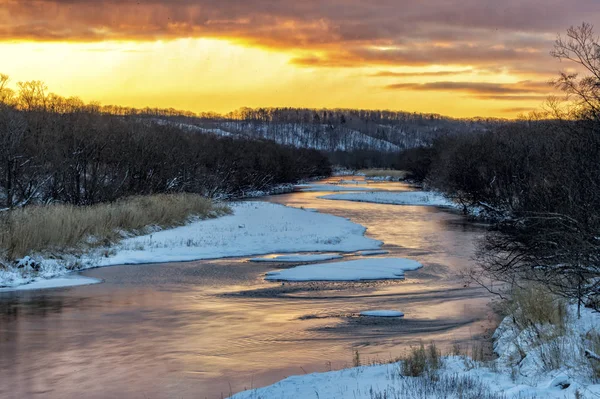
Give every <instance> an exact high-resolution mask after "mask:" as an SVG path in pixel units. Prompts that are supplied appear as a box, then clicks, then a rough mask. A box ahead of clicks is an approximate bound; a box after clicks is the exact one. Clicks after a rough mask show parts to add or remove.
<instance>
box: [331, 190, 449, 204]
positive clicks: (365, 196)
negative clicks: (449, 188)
mask: <svg viewBox="0 0 600 399" xmlns="http://www.w3.org/2000/svg"><path fill="white" fill-rule="evenodd" d="M319 198H323V199H328V200H338V201H355V202H370V203H375V204H390V205H421V206H443V207H452V208H454V207H456V204H455V203H453V202H452V201H450V200H449V199H447V198H446V197H444V196H443V195H442V194H439V193H436V192H432V191H403V192H390V191H376V192H367V193H344V194H329V195H324V196H321V197H319Z"/></svg>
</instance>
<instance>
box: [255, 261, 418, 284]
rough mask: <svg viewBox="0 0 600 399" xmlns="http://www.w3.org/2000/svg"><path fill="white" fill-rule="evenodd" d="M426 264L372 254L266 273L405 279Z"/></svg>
mask: <svg viewBox="0 0 600 399" xmlns="http://www.w3.org/2000/svg"><path fill="white" fill-rule="evenodd" d="M421 267H423V265H421V264H420V263H419V262H417V261H414V260H411V259H404V258H371V259H360V260H351V261H347V262H334V263H319V264H315V265H305V266H297V267H294V268H291V269H285V270H280V271H273V272H269V273H267V276H266V277H265V279H266V280H270V281H366V280H402V279H404V272H405V271H410V270H417V269H420V268H421Z"/></svg>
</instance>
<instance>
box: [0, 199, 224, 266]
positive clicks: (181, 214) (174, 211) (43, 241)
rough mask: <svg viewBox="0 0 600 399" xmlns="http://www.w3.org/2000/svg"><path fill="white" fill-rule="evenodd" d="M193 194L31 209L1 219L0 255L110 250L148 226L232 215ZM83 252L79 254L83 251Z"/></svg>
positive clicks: (170, 225) (3, 214)
mask: <svg viewBox="0 0 600 399" xmlns="http://www.w3.org/2000/svg"><path fill="white" fill-rule="evenodd" d="M230 212H231V210H230V209H229V208H228V207H227V206H224V205H218V204H214V203H213V202H212V201H211V200H209V199H207V198H204V197H201V196H199V195H194V194H160V195H152V196H140V197H130V198H126V199H123V200H119V201H117V202H114V203H110V204H99V205H93V206H84V207H77V206H71V205H49V206H34V207H27V208H23V209H16V210H12V211H7V212H2V213H0V251H3V252H4V254H1V253H0V255H4V257H6V258H7V259H9V260H14V259H17V258H20V257H23V256H25V255H29V254H31V253H39V252H52V251H60V252H63V251H66V250H67V251H68V250H73V249H84V247H86V246H87V247H92V246H99V245H108V244H110V243H112V242H114V241H115V240H118V239H120V238H122V237H123V236H124V235H127V234H136V233H142V232H144V230H146V229H147V228H148V227H149V226H158V227H161V228H166V227H174V226H179V225H182V224H184V223H186V222H187V221H188V220H189V219H190V218H192V217H198V218H201V219H206V218H212V217H217V216H220V215H224V214H227V213H230ZM82 247H83V248H82Z"/></svg>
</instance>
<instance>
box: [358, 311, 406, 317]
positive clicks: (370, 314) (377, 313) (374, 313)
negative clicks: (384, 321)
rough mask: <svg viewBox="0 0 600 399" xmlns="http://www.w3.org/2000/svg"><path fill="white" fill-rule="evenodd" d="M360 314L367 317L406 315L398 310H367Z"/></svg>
mask: <svg viewBox="0 0 600 399" xmlns="http://www.w3.org/2000/svg"><path fill="white" fill-rule="evenodd" d="M360 315H361V316H367V317H404V313H402V312H398V311H396V310H367V311H364V312H360Z"/></svg>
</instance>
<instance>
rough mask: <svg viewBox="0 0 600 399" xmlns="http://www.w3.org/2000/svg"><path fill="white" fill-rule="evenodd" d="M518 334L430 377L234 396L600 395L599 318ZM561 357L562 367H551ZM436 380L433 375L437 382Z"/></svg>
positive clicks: (352, 378)
mask: <svg viewBox="0 0 600 399" xmlns="http://www.w3.org/2000/svg"><path fill="white" fill-rule="evenodd" d="M548 328H550V326H536V327H535V330H537V331H533V329H525V330H522V331H521V330H519V329H517V328H516V326H515V325H514V324H513V322H512V317H511V316H508V317H506V318H505V319H504V321H503V322H502V323H501V325H500V327H499V328H498V329H497V331H496V334H495V336H494V338H495V342H496V344H495V351H496V352H497V353H498V355H499V358H498V359H496V360H492V361H489V362H485V363H483V362H477V361H474V360H472V359H471V358H469V357H468V356H464V355H463V356H446V357H443V358H442V366H441V368H440V369H439V370H438V371H436V372H434V374H431V375H424V376H420V377H408V376H402V371H401V370H402V368H401V362H398V363H390V364H383V365H376V366H366V367H357V368H350V369H345V370H340V371H332V372H328V373H315V374H308V375H303V376H296V377H289V378H286V379H284V380H282V381H280V382H278V383H276V384H274V385H271V386H269V387H265V388H260V389H253V390H249V391H245V392H241V393H239V394H237V395H234V396H233V397H232V398H234V399H292V398H293V399H295V398H310V397H315V398H317V397H318V398H319V399H345V398H356V399H373V398H417V399H437V398H442V397H443V398H447V399H459V398H471V399H475V398H482V399H513V398H519V399H521V398H522V399H526V398H527V399H530V398H539V399H546V398H552V399H554V398H556V399H558V398H560V399H565V398H597V397H599V396H600V384H598V377H597V375H598V371H594V368H595V369H596V370H598V363H596V365H595V366H593V365H594V362H595V360H590V359H587V358H586V357H585V349H586V348H591V347H592V346H591V345H592V344H591V343H590V337H591V336H593V335H597V334H598V333H599V332H600V316H599V315H598V314H597V313H595V312H593V311H591V310H589V309H584V310H583V313H582V317H581V319H578V318H577V316H576V307H575V306H570V307H569V308H568V323H566V326H565V329H564V331H561V332H560V333H558V334H556V337H555V338H554V339H551V340H547V341H540V340H538V339H536V337H537V336H538V335H539V333H540V330H546V331H547V330H548ZM552 358H554V359H555V362H554V363H553V362H550V359H552ZM432 376H433V377H432Z"/></svg>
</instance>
